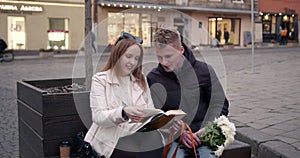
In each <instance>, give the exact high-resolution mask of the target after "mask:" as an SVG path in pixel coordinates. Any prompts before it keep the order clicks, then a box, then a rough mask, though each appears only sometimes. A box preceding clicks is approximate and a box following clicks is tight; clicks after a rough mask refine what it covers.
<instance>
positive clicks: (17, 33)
mask: <svg viewBox="0 0 300 158" xmlns="http://www.w3.org/2000/svg"><path fill="white" fill-rule="evenodd" d="M7 25H8V26H7V28H8V30H7V32H8V35H7V37H8V41H7V43H8V49H25V48H26V47H25V44H26V42H25V39H26V38H25V37H26V34H25V18H24V17H14V16H8V17H7Z"/></svg>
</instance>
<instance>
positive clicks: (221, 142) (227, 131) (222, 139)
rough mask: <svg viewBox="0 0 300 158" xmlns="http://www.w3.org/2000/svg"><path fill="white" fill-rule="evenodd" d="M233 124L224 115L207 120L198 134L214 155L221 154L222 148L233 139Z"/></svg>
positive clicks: (234, 129)
mask: <svg viewBox="0 0 300 158" xmlns="http://www.w3.org/2000/svg"><path fill="white" fill-rule="evenodd" d="M235 131H236V128H235V125H234V124H233V123H231V122H230V121H229V120H228V118H227V117H226V116H224V115H222V116H220V117H219V118H217V119H215V120H214V121H213V122H209V123H208V124H207V125H206V126H205V131H204V133H203V134H202V135H200V136H199V138H200V140H201V143H202V144H204V145H206V146H207V147H209V148H210V149H211V150H212V151H213V152H214V154H215V155H216V156H218V157H219V156H221V155H222V153H223V151H224V148H225V147H227V146H228V145H229V144H231V143H232V142H233V141H234V136H235Z"/></svg>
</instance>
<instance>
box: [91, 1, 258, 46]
mask: <svg viewBox="0 0 300 158" xmlns="http://www.w3.org/2000/svg"><path fill="white" fill-rule="evenodd" d="M255 13H257V10H256V11H255ZM98 22H99V23H98V29H97V30H98V34H99V37H98V41H99V44H100V45H106V44H109V43H113V42H114V41H115V40H116V38H117V37H118V36H119V35H120V33H121V32H122V31H125V32H129V33H132V34H133V35H136V36H140V37H142V38H143V40H144V44H143V45H144V46H145V47H148V46H149V47H150V46H151V41H152V38H153V35H154V32H155V30H156V29H157V28H159V27H162V26H167V27H173V28H175V29H177V30H178V31H179V32H180V33H181V34H182V35H183V36H184V37H185V39H187V40H188V41H189V42H190V43H191V44H192V45H210V44H211V41H212V39H214V38H218V39H219V42H220V44H221V45H223V44H225V37H224V34H225V31H228V33H229V39H228V43H231V44H234V45H237V46H243V45H244V44H245V43H246V44H247V43H249V42H250V41H251V39H249V37H250V36H249V34H250V32H251V0H146V1H142V2H141V1H138V0H117V1H116V0H113V1H112V0H98Z"/></svg>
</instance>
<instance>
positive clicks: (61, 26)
mask: <svg viewBox="0 0 300 158" xmlns="http://www.w3.org/2000/svg"><path fill="white" fill-rule="evenodd" d="M68 48H69V20H68V19H64V18H49V30H48V49H62V50H63V49H68Z"/></svg>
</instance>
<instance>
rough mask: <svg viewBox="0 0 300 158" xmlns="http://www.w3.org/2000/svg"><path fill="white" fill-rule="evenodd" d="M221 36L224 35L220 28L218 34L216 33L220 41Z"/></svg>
mask: <svg viewBox="0 0 300 158" xmlns="http://www.w3.org/2000/svg"><path fill="white" fill-rule="evenodd" d="M221 36H222V31H221V30H218V31H217V35H216V38H217V40H218V41H219V42H220V41H221Z"/></svg>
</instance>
